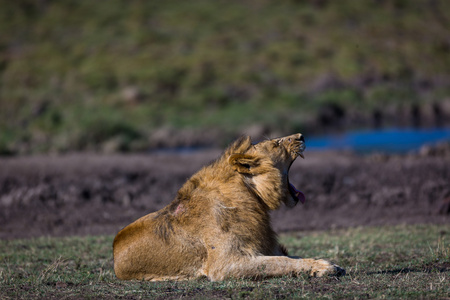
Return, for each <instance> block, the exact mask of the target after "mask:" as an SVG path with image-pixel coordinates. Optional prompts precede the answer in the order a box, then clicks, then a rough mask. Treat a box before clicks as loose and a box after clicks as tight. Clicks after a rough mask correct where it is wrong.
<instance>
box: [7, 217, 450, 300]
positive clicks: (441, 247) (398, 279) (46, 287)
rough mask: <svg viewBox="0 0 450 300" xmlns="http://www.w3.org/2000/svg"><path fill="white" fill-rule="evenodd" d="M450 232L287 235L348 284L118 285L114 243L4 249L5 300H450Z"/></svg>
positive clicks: (93, 240)
mask: <svg viewBox="0 0 450 300" xmlns="http://www.w3.org/2000/svg"><path fill="white" fill-rule="evenodd" d="M449 236H450V228H449V227H448V225H409V226H393V227H374V228H353V229H346V230H333V231H324V232H298V233H289V234H283V235H281V241H282V242H283V243H284V244H285V245H286V246H287V248H288V250H289V252H290V254H292V255H300V256H302V257H317V258H326V259H329V260H332V261H334V262H335V263H338V264H339V265H341V266H343V267H345V268H346V270H347V275H346V276H345V277H341V278H334V277H327V278H310V277H308V276H306V275H305V276H300V277H298V278H291V277H283V278H273V279H267V280H259V281H254V280H227V281H223V282H209V281H207V280H206V279H200V280H196V281H191V282H160V283H152V282H140V281H130V282H127V281H120V280H117V279H116V278H115V276H114V272H113V263H112V240H113V237H112V236H99V237H66V238H48V237H43V238H37V239H30V240H9V241H1V243H0V298H1V299H21V298H46V299H47V298H55V299H64V298H141V297H143V298H152V299H153V298H155V299H163V298H164V299H175V298H176V299H179V298H182V297H189V298H197V299H205V298H232V299H242V298H250V299H252V298H255V299H256V298H257V299H271V298H305V299H311V298H313V299H329V298H343V299H352V298H357V299H360V298H396V299H399V298H403V299H412V298H420V299H423V298H429V299H439V298H446V297H449V296H450V285H449V284H448V282H449V280H450V246H449Z"/></svg>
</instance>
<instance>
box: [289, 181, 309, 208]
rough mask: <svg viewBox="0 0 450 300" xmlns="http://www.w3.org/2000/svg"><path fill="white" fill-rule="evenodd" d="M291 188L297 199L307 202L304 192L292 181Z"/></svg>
mask: <svg viewBox="0 0 450 300" xmlns="http://www.w3.org/2000/svg"><path fill="white" fill-rule="evenodd" d="M289 188H290V189H291V191H292V194H293V195H295V197H297V199H298V200H299V201H300V202H301V203H302V204H303V203H305V200H306V198H305V194H303V193H302V192H300V191H299V190H297V189H296V188H295V186H294V185H293V184H292V183H289Z"/></svg>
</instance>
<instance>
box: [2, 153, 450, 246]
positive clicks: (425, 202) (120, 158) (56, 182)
mask: <svg viewBox="0 0 450 300" xmlns="http://www.w3.org/2000/svg"><path fill="white" fill-rule="evenodd" d="M220 153H221V151H220V150H204V151H196V152H193V153H176V154H175V153H150V154H142V155H136V154H133V155H98V154H89V153H82V154H68V155H62V156H31V157H10V158H0V239H13V238H30V237H37V236H66V235H96V234H115V233H116V232H117V231H118V230H120V229H121V228H122V227H124V226H126V225H127V224H129V223H130V222H132V221H133V220H135V219H137V218H139V217H141V216H143V215H145V214H147V213H150V212H153V211H155V210H158V209H160V208H162V207H164V206H166V205H167V204H168V203H169V202H170V201H171V200H172V199H173V198H174V197H175V195H176V192H177V190H178V189H179V188H180V187H181V185H182V184H183V183H184V182H185V181H186V179H188V178H189V177H190V176H191V175H192V174H194V173H195V172H196V171H197V170H198V169H200V168H201V167H202V166H203V165H205V164H207V163H209V162H210V161H212V160H213V159H215V158H216V157H217V156H219V155H220ZM305 154H306V159H305V160H302V159H298V160H297V161H296V162H295V163H294V164H293V166H292V168H291V171H290V181H291V182H292V183H293V184H294V185H295V186H296V187H297V188H298V189H300V190H302V191H303V192H304V193H305V195H306V203H305V204H304V205H302V204H298V205H297V206H296V207H295V208H293V209H287V208H285V207H282V208H281V209H280V210H278V211H275V212H273V214H272V216H273V218H272V222H273V225H274V227H275V229H276V230H277V231H278V232H283V231H292V230H315V229H329V228H344V227H350V226H367V225H370V226H371V225H384V224H401V223H408V224H410V223H440V224H450V214H449V213H450V155H449V154H448V153H435V152H433V151H428V152H424V153H423V154H422V155H419V154H415V155H405V156H386V155H370V156H357V155H353V154H351V153H342V152H308V151H307V152H306V153H305Z"/></svg>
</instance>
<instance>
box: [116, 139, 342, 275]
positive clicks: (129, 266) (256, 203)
mask: <svg viewBox="0 0 450 300" xmlns="http://www.w3.org/2000/svg"><path fill="white" fill-rule="evenodd" d="M303 149H304V140H303V137H302V136H301V134H295V135H292V136H288V137H284V138H279V139H273V140H267V141H263V142H261V143H259V144H256V145H253V144H252V143H251V140H250V138H249V137H245V138H241V139H239V140H238V141H236V142H235V143H234V144H233V145H231V146H230V147H229V148H228V149H227V150H226V151H225V152H224V154H223V155H222V156H221V157H220V158H219V159H218V160H217V161H215V162H213V163H212V164H210V165H208V166H206V167H204V168H203V169H201V170H200V171H199V172H197V173H196V174H195V175H193V176H192V177H191V178H190V179H189V180H188V181H187V182H186V183H185V184H184V185H183V186H182V187H181V189H180V190H179V191H178V194H177V196H176V198H175V200H174V201H173V202H172V203H170V204H169V205H168V206H167V207H165V208H163V209H161V210H160V211H157V212H154V213H151V214H148V215H146V216H144V217H142V218H140V219H138V220H137V221H135V222H133V223H131V224H130V225H128V226H127V227H125V228H124V229H122V230H121V231H120V232H119V233H118V234H117V236H116V238H115V239H114V270H115V272H116V275H117V277H118V278H120V279H144V280H184V279H193V278H197V277H200V276H207V277H208V278H209V279H210V280H213V281H217V280H223V279H226V278H231V277H233V278H240V277H253V278H255V277H272V276H282V275H296V274H298V273H301V272H309V273H310V274H311V275H314V276H322V275H324V274H343V273H344V270H343V269H341V268H339V267H338V266H336V265H333V264H331V263H329V262H327V261H324V260H314V259H300V258H294V257H288V256H286V255H287V253H286V250H285V249H284V247H282V246H280V244H279V243H278V242H277V237H276V234H275V232H274V231H273V230H272V228H271V225H270V215H269V211H270V210H273V209H277V208H278V207H279V206H280V204H281V203H282V202H283V203H285V204H286V205H287V206H289V207H292V206H294V205H295V204H296V203H297V200H298V199H297V198H296V197H295V196H293V195H292V193H291V192H290V191H289V179H288V172H289V168H290V165H291V164H292V162H293V161H294V160H295V159H296V158H297V156H299V155H302V152H303Z"/></svg>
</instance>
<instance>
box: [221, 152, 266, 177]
mask: <svg viewBox="0 0 450 300" xmlns="http://www.w3.org/2000/svg"><path fill="white" fill-rule="evenodd" d="M228 162H229V163H230V165H231V166H232V167H233V169H234V170H236V171H238V172H239V173H242V174H254V170H255V168H256V167H258V166H259V159H257V158H256V157H254V156H252V155H248V154H232V155H230V157H229V158H228ZM252 169H253V170H252Z"/></svg>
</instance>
